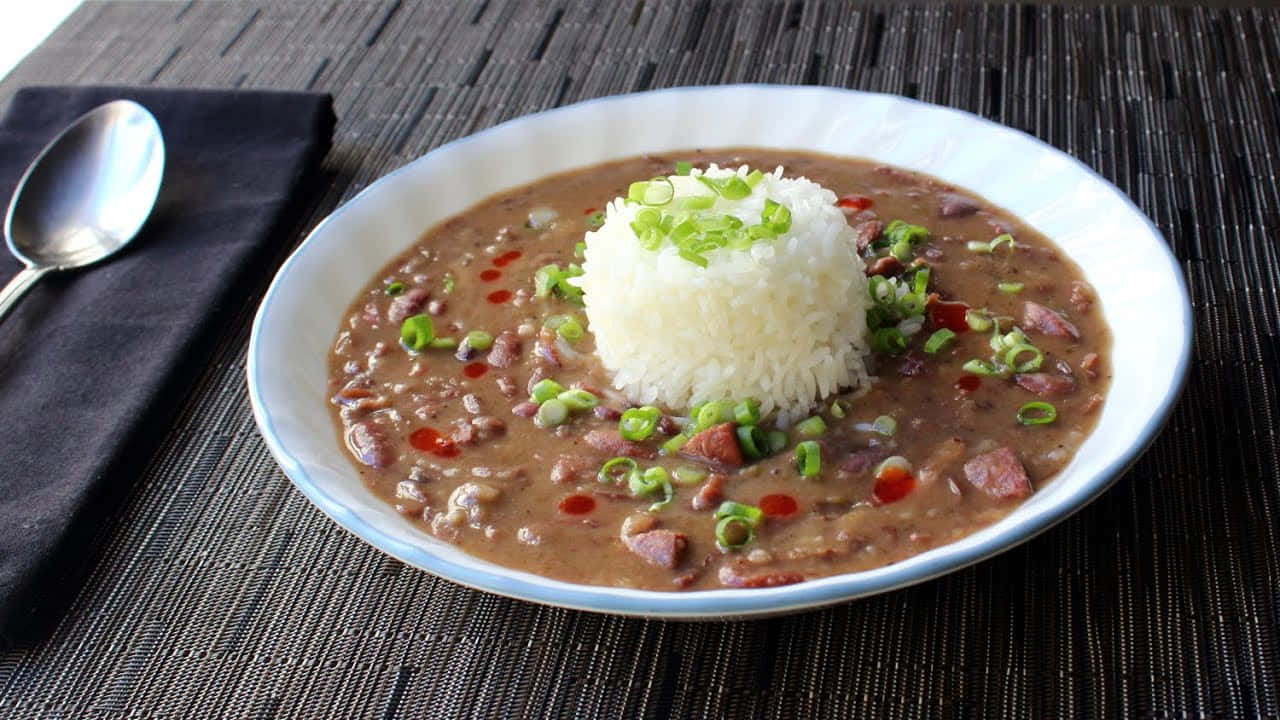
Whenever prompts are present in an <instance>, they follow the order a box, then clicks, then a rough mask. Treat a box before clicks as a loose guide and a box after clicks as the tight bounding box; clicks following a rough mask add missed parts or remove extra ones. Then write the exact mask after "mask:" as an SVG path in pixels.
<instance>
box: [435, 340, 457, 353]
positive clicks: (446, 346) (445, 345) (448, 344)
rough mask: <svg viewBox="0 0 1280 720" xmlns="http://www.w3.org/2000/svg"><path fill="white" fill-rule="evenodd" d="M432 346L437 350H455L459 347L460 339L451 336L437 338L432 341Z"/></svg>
mask: <svg viewBox="0 0 1280 720" xmlns="http://www.w3.org/2000/svg"><path fill="white" fill-rule="evenodd" d="M431 347H433V348H435V349H437V350H453V349H455V348H457V347H458V339H457V338H451V337H441V338H436V339H435V340H432V341H431Z"/></svg>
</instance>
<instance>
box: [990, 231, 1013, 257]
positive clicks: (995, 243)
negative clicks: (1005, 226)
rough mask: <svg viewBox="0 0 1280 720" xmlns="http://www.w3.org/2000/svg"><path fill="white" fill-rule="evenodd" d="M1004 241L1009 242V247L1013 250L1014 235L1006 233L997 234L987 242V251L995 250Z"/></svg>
mask: <svg viewBox="0 0 1280 720" xmlns="http://www.w3.org/2000/svg"><path fill="white" fill-rule="evenodd" d="M1003 243H1009V249H1010V250H1013V248H1014V242H1013V236H1012V235H1010V234H1009V233H1004V234H1002V235H997V236H996V237H995V238H994V239H993V240H992V241H991V242H989V243H987V248H988V250H987V252H995V251H996V248H998V247H1000V245H1001V244H1003Z"/></svg>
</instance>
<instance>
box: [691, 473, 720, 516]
mask: <svg viewBox="0 0 1280 720" xmlns="http://www.w3.org/2000/svg"><path fill="white" fill-rule="evenodd" d="M727 479H728V478H726V477H725V476H724V475H721V474H720V473H711V474H710V475H708V476H707V479H706V480H705V481H704V482H703V483H702V485H700V486H699V487H698V492H696V493H694V495H693V500H692V502H691V503H690V505H692V506H693V509H694V510H711V509H712V508H715V507H717V506H719V505H720V501H721V500H723V499H724V483H725V481H726V480H727Z"/></svg>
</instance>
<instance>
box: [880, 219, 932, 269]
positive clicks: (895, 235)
mask: <svg viewBox="0 0 1280 720" xmlns="http://www.w3.org/2000/svg"><path fill="white" fill-rule="evenodd" d="M884 239H885V242H886V243H887V244H888V245H889V246H890V247H893V246H897V245H899V244H900V243H905V244H906V245H907V246H908V247H914V246H915V245H919V244H920V243H922V242H924V241H926V240H928V239H929V231H928V230H926V229H925V228H923V227H921V226H919V225H912V224H911V223H908V222H904V221H902V220H894V221H893V222H891V223H889V224H888V225H887V226H885V229H884ZM895 255H896V254H895ZM898 259H899V260H902V261H903V262H906V259H904V258H898Z"/></svg>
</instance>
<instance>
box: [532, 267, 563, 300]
mask: <svg viewBox="0 0 1280 720" xmlns="http://www.w3.org/2000/svg"><path fill="white" fill-rule="evenodd" d="M560 273H561V270H560V266H559V265H543V266H542V267H540V268H538V269H537V270H536V271H534V273H533V294H534V296H535V297H547V296H549V295H551V291H552V290H554V289H555V287H556V282H558V281H559V280H560Z"/></svg>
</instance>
